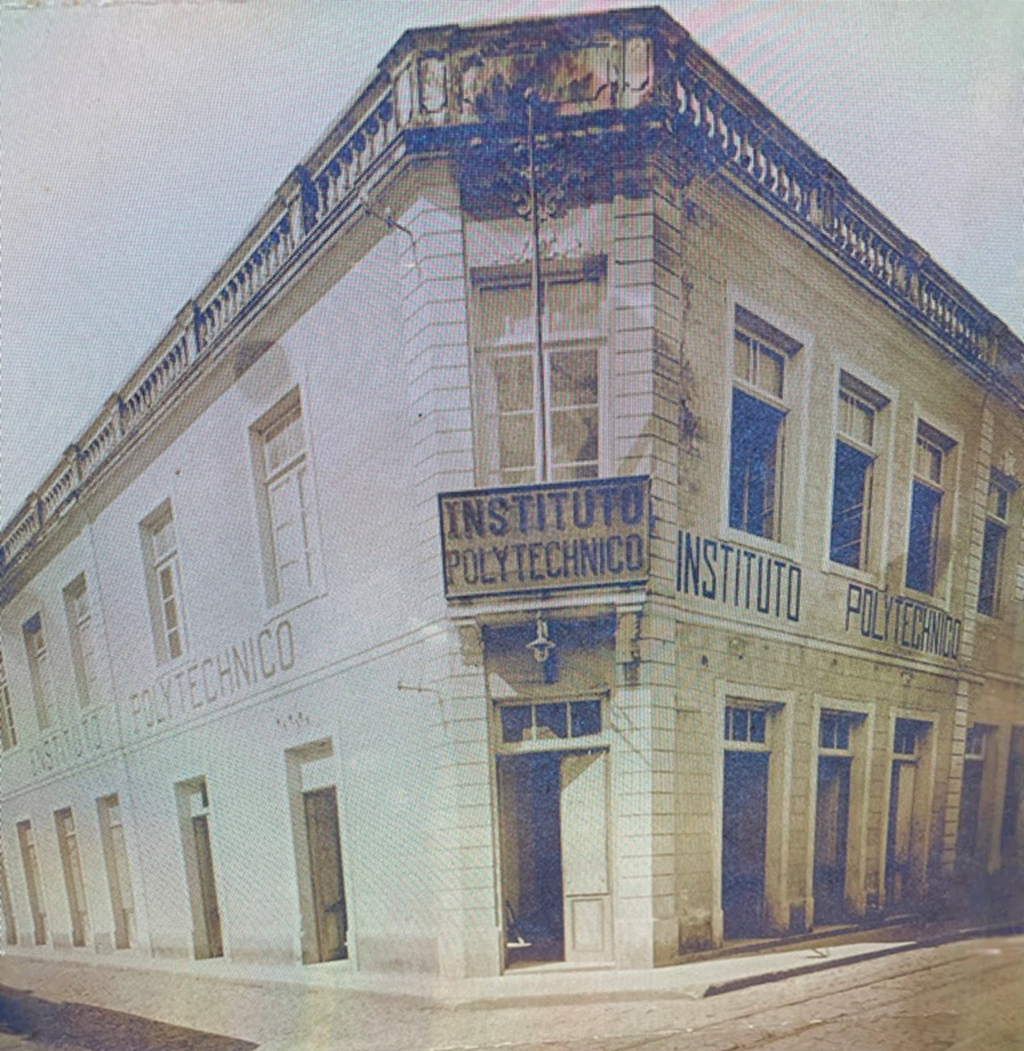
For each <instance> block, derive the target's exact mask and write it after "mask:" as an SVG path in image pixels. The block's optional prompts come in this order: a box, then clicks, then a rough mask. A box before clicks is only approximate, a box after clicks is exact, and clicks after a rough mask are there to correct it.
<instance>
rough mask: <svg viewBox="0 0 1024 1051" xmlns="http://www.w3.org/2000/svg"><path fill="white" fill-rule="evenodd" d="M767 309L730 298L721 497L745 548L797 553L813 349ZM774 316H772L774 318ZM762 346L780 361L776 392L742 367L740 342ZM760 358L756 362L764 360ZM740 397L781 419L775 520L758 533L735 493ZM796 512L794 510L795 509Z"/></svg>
mask: <svg viewBox="0 0 1024 1051" xmlns="http://www.w3.org/2000/svg"><path fill="white" fill-rule="evenodd" d="M765 313H766V312H765V311H760V312H755V310H754V309H751V308H748V307H746V306H744V305H743V304H742V303H741V302H739V301H737V300H735V299H731V300H730V310H729V315H728V319H727V322H728V332H729V358H728V361H729V362H730V372H729V377H730V382H729V392H728V393H729V402H728V416H727V419H728V427H727V431H726V434H725V455H724V457H723V460H724V477H723V484H724V492H723V497H722V505H723V520H724V523H725V531H726V533H727V535H729V536H730V537H732V538H735V539H736V540H738V541H740V542H742V543H746V544H751V543H753V544H756V545H758V546H765V547H769V548H772V547H774V548H776V549H778V550H787V551H793V550H795V549H797V548H798V546H799V537H800V530H801V523H800V517H801V516H800V512H799V506H800V500H799V499H798V494H797V493H796V492H795V489H794V487H795V486H797V487H798V486H799V484H800V479H801V475H802V470H803V467H804V464H803V450H804V443H803V440H802V439H803V431H804V425H805V421H804V407H805V403H806V389H805V388H806V375H805V367H804V360H805V358H806V355H807V353H808V350H809V339H807V338H800V339H797V338H795V337H794V336H793V335H791V334H790V333H792V332H793V331H794V327H793V326H792V325H791V324H788V323H786V329H785V330H783V328H780V327H777V326H776V324H773V323H772V322H769V321H767V320H764V314H765ZM769 316H771V315H769ZM741 342H742V343H745V344H746V345H748V346H749V345H750V344H751V343H754V344H757V347H758V350H760V349H761V348H763V349H764V350H765V351H767V352H768V353H769V354H771V355H773V356H774V358H775V359H776V360H777V361H779V362H780V363H781V370H780V379H779V384H778V389H777V390H772V389H769V388H767V387H766V386H765V385H764V384H763V383H759V377H758V375H757V372H758V371H759V370H757V369H756V368H755V370H754V372H753V374H751V373H749V372H746V373H745V372H743V371H741V368H740V361H739V353H738V350H737V347H738V344H739V343H741ZM760 358H761V355H760V354H758V355H757V357H756V359H755V360H758V361H759V360H760ZM738 395H739V396H742V397H743V398H745V399H747V401H748V402H751V401H752V402H757V403H760V405H761V406H763V407H764V408H765V410H766V414H767V413H775V414H777V415H778V421H777V427H776V430H775V439H774V443H775V456H774V462H775V467H774V472H773V475H772V487H773V492H772V507H771V511H770V513H769V515H768V516H764V515H763V516H761V518H762V521H763V519H764V517H769V516H770V518H771V528H770V531H762V532H755V531H753V530H751V529H750V528H749V526H750V525H751V524H752V522H751V518H750V515H749V502H747V503H745V504H744V507H743V508H740V509H739V511H738V516H737V507H736V495H737V492H738V490H739V488H740V484H739V483H740V478H739V475H740V472H739V470H738V469H737V458H736V453H737V439H738V432H737V413H738V411H739V408H738V405H739V397H738ZM744 452H745V453H746V457H745V460H744V463H745V465H746V467H747V471H746V475H745V478H746V481H745V482H744V483H743V484H742V489H743V492H744V493H745V494H747V496H749V489H750V486H749V477H750V471H749V466H750V465H751V464H753V463H754V459H755V457H754V456H753V455H752V454H751V453H750V451H748V450H744ZM791 508H792V510H790V509H791Z"/></svg>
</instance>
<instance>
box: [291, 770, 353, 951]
mask: <svg viewBox="0 0 1024 1051" xmlns="http://www.w3.org/2000/svg"><path fill="white" fill-rule="evenodd" d="M302 800H303V806H304V809H305V815H306V838H307V842H308V843H309V872H310V879H311V882H312V891H313V914H314V916H315V919H316V941H317V952H318V956H319V959H320V960H321V961H323V960H344V959H345V958H346V957H347V956H348V950H347V934H348V915H347V910H346V907H345V880H344V874H343V871H342V867H341V836H340V834H339V831H338V797H337V793H336V792H335V789H334V787H333V786H331V787H329V788H319V789H316V790H315V791H312V792H304V793H303V796H302Z"/></svg>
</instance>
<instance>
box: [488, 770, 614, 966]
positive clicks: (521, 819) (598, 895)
mask: <svg viewBox="0 0 1024 1051" xmlns="http://www.w3.org/2000/svg"><path fill="white" fill-rule="evenodd" d="M607 762H608V753H607V751H604V750H593V751H582V752H554V751H552V752H537V753H524V754H520V755H501V756H498V760H497V763H498V767H497V774H498V814H499V836H500V841H501V869H502V902H503V912H504V926H505V965H506V967H514V966H516V965H520V964H527V963H545V962H554V961H562V960H564V961H566V962H570V963H588V962H601V961H605V960H608V959H610V958H611V893H610V881H609V876H608V817H607V813H608V804H607V792H608V787H607V776H608V775H607Z"/></svg>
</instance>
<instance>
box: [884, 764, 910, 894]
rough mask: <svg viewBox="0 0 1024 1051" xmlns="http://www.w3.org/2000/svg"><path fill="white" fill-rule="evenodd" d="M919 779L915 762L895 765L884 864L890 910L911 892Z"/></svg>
mask: <svg viewBox="0 0 1024 1051" xmlns="http://www.w3.org/2000/svg"><path fill="white" fill-rule="evenodd" d="M916 776H917V764H916V763H914V762H905V761H901V760H896V761H895V762H893V764H892V780H891V782H890V787H889V832H888V837H887V853H886V865H885V897H886V902H887V904H888V905H889V907H890V908H891V907H893V906H896V905H900V904H902V903H903V902H905V901H906V900H907V897H908V895H909V893H910V881H911V866H912V863H913V852H912V851H913V836H912V833H913V820H914V782H915V780H916Z"/></svg>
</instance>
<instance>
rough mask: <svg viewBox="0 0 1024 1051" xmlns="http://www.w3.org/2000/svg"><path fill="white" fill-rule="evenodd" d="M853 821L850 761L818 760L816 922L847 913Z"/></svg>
mask: <svg viewBox="0 0 1024 1051" xmlns="http://www.w3.org/2000/svg"><path fill="white" fill-rule="evenodd" d="M849 820H850V760H849V759H845V758H840V757H838V756H821V757H820V758H819V759H818V802H817V808H816V814H815V823H814V922H815V923H816V924H822V923H836V922H838V921H839V920H841V919H842V918H843V917H844V915H845V913H846V839H847V830H848V827H849Z"/></svg>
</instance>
